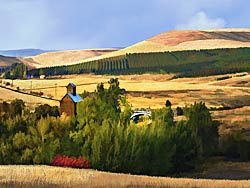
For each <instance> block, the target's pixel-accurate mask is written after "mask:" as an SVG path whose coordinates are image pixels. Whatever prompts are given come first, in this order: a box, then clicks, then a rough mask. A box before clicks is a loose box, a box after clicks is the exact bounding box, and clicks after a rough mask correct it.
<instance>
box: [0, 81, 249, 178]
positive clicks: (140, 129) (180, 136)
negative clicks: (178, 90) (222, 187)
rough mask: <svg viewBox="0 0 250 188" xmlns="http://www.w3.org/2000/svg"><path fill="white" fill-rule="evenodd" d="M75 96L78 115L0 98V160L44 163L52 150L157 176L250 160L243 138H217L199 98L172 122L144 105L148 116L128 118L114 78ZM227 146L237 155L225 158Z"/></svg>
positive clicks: (165, 111)
mask: <svg viewBox="0 0 250 188" xmlns="http://www.w3.org/2000/svg"><path fill="white" fill-rule="evenodd" d="M82 96H83V98H84V99H83V101H81V102H79V103H78V104H77V110H78V112H77V114H78V115H77V117H71V118H70V117H66V116H64V115H61V116H60V113H59V112H58V108H57V107H50V106H48V105H42V106H39V107H37V108H36V109H35V111H34V112H30V111H29V109H28V108H26V107H25V104H24V103H23V101H21V100H14V101H13V102H12V103H11V104H8V103H2V104H1V105H0V107H1V108H0V109H1V111H0V112H1V113H0V164H51V161H52V159H53V158H54V157H55V156H58V155H61V156H64V155H65V156H69V157H73V156H74V157H75V158H76V159H77V158H79V157H80V156H83V157H84V158H85V159H87V160H88V161H89V162H90V163H91V166H92V168H95V169H98V170H107V171H113V172H123V173H132V174H147V175H162V176H164V175H171V174H177V173H181V172H187V171H191V170H194V169H196V167H197V166H198V165H199V164H201V163H202V162H203V161H204V160H206V159H207V158H208V157H210V156H213V155H217V154H222V155H225V156H228V157H235V158H237V159H242V160H248V159H250V153H249V152H245V153H244V150H243V149H241V148H244V149H246V148H247V149H248V151H249V149H250V148H249V147H250V145H249V142H247V141H245V140H244V141H242V139H240V138H238V137H233V138H234V139H230V138H224V139H223V141H222V142H220V139H219V136H218V126H217V123H216V122H214V121H213V120H212V118H211V115H210V113H209V110H208V108H207V107H206V106H205V104H204V103H202V102H199V103H195V104H193V105H191V106H188V107H185V108H184V109H183V112H184V115H185V116H186V120H183V121H179V122H175V121H174V113H173V110H172V107H171V105H167V106H164V107H162V108H160V109H154V110H152V112H151V117H152V118H151V119H150V121H148V119H147V120H145V121H144V120H143V119H142V121H141V122H140V123H136V122H134V121H133V120H130V116H131V105H130V104H129V103H128V102H127V100H126V97H125V95H124V90H123V89H121V88H120V87H119V81H118V79H111V80H110V81H109V87H108V88H105V87H104V84H102V83H101V84H99V85H98V86H97V89H96V90H95V92H93V93H87V92H85V93H84V95H82ZM169 102H170V101H169ZM10 109H16V110H15V111H12V110H10ZM233 140H235V142H234V141H233ZM243 142H244V146H242V145H241V144H240V143H243ZM220 145H221V146H220ZM221 148H224V149H223V150H222V149H221ZM232 148H233V149H232ZM235 148H236V149H237V151H239V152H238V153H239V154H237V155H236V156H232V154H231V153H230V151H233V150H235ZM75 158H74V159H75Z"/></svg>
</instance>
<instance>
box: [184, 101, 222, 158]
mask: <svg viewBox="0 0 250 188" xmlns="http://www.w3.org/2000/svg"><path fill="white" fill-rule="evenodd" d="M184 111H185V115H186V117H187V119H188V121H187V125H188V126H190V127H191V128H192V130H193V134H194V135H195V136H196V137H197V138H198V139H199V140H200V144H201V149H202V154H203V156H210V155H213V154H214V153H215V152H217V149H218V148H217V146H218V127H217V125H216V124H214V123H213V121H212V117H211V115H210V112H209V110H208V108H207V107H206V105H205V103H202V102H200V103H195V104H194V105H191V106H190V107H188V108H185V110H184Z"/></svg>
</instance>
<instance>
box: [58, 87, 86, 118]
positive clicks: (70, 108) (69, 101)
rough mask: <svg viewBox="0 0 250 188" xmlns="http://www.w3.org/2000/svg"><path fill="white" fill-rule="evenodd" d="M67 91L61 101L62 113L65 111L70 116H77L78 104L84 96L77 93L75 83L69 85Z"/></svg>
mask: <svg viewBox="0 0 250 188" xmlns="http://www.w3.org/2000/svg"><path fill="white" fill-rule="evenodd" d="M66 88H67V93H66V95H65V96H64V97H63V98H62V99H61V101H60V111H61V114H62V113H63V112H64V113H66V114H67V115H68V116H76V104H77V102H79V101H81V100H82V98H81V97H80V96H79V95H78V94H77V93H76V86H75V84H73V83H69V84H68V85H67V87H66Z"/></svg>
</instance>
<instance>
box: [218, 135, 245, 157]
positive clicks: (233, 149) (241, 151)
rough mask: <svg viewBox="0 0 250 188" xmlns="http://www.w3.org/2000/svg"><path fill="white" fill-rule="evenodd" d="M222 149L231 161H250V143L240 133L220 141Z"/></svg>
mask: <svg viewBox="0 0 250 188" xmlns="http://www.w3.org/2000/svg"><path fill="white" fill-rule="evenodd" d="M220 147H221V151H222V152H223V154H224V155H225V156H226V157H227V158H229V159H234V160H235V159H237V160H240V161H249V160H250V141H249V140H247V139H246V138H244V137H243V135H242V133H241V132H239V131H238V132H234V133H230V134H228V135H224V136H223V137H222V138H221V140H220Z"/></svg>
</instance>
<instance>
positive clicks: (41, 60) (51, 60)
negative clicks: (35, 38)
mask: <svg viewBox="0 0 250 188" xmlns="http://www.w3.org/2000/svg"><path fill="white" fill-rule="evenodd" d="M117 50H118V49H115V48H104V49H86V50H66V51H57V52H48V53H42V54H39V55H37V56H31V57H26V58H25V59H26V60H33V61H34V62H36V63H37V64H36V65H35V66H36V67H37V68H40V67H50V66H60V65H71V64H72V63H73V64H74V62H76V61H79V60H84V59H88V58H92V57H97V56H101V55H104V54H108V53H110V52H114V51H117Z"/></svg>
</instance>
